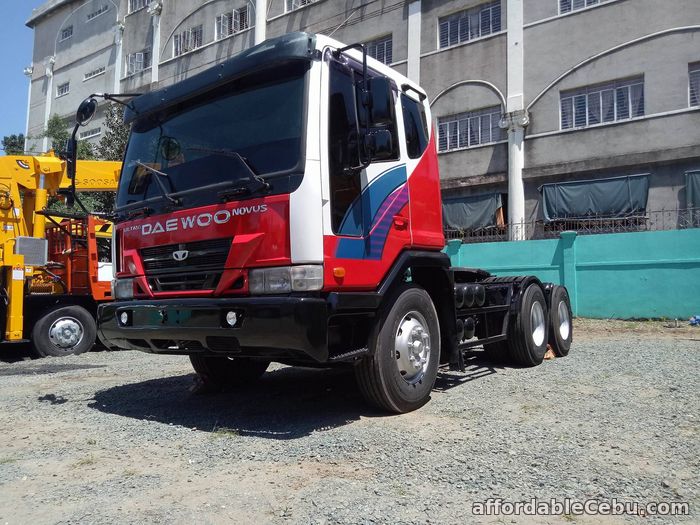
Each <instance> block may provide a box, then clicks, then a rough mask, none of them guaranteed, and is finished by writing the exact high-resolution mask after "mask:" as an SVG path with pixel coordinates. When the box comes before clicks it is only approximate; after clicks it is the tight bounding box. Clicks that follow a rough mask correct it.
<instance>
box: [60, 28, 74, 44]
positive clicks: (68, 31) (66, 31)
mask: <svg viewBox="0 0 700 525" xmlns="http://www.w3.org/2000/svg"><path fill="white" fill-rule="evenodd" d="M72 36H73V26H68V27H64V28H63V29H61V36H60V37H59V38H58V41H59V42H63V41H64V40H68V39H69V38H70V37H72Z"/></svg>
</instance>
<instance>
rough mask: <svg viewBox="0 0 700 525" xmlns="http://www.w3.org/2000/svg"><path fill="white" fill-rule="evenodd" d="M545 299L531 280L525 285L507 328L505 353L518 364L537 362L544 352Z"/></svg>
mask: <svg viewBox="0 0 700 525" xmlns="http://www.w3.org/2000/svg"><path fill="white" fill-rule="evenodd" d="M548 328H549V321H548V318H547V303H546V301H545V298H544V293H542V289H541V288H540V287H539V286H537V285H536V284H531V285H530V286H528V287H527V288H526V289H525V293H523V296H522V299H521V302H520V311H519V312H518V314H517V315H516V317H515V319H511V325H510V326H509V328H508V354H509V355H510V358H511V360H512V361H513V362H515V363H516V364H518V365H520V366H537V365H539V364H540V363H541V362H542V361H543V360H544V354H545V353H546V352H547V341H548V337H547V335H548V334H547V332H548Z"/></svg>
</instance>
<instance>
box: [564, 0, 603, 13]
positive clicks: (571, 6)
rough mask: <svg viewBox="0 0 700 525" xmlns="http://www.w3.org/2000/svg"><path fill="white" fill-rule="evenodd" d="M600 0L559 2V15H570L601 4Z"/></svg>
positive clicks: (565, 0) (567, 0)
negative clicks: (572, 12)
mask: <svg viewBox="0 0 700 525" xmlns="http://www.w3.org/2000/svg"><path fill="white" fill-rule="evenodd" d="M599 1H600V0H559V14H561V15H563V14H564V13H570V12H571V11H578V10H579V9H583V8H584V7H588V6H591V5H595V4H597V3H599Z"/></svg>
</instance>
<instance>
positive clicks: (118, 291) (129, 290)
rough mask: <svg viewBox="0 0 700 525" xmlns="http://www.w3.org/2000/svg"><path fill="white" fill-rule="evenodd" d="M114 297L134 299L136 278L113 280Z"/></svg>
mask: <svg viewBox="0 0 700 525" xmlns="http://www.w3.org/2000/svg"><path fill="white" fill-rule="evenodd" d="M112 297H114V298H115V299H133V298H134V280H133V279H114V280H113V281H112Z"/></svg>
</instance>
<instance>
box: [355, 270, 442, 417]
mask: <svg viewBox="0 0 700 525" xmlns="http://www.w3.org/2000/svg"><path fill="white" fill-rule="evenodd" d="M369 345H370V350H371V351H372V355H371V356H369V357H366V358H364V359H363V360H361V361H360V362H359V363H358V364H357V366H355V377H356V379H357V383H358V386H359V388H360V391H361V392H362V395H363V396H364V398H365V399H366V400H367V402H368V403H370V404H372V405H374V406H376V407H378V408H380V409H382V410H386V411H389V412H394V413H397V414H402V413H405V412H410V411H412V410H416V409H417V408H420V407H421V406H423V405H424V404H425V403H426V402H427V401H428V400H429V399H430V392H431V391H432V389H433V385H434V384H435V378H436V377H437V370H438V365H439V363H440V323H439V321H438V316H437V312H436V310H435V306H434V305H433V302H432V300H431V299H430V296H429V295H428V293H427V292H426V291H425V290H424V289H423V288H421V287H419V286H416V285H408V284H404V285H402V286H400V287H399V288H398V289H397V290H396V291H395V292H394V293H393V294H392V295H391V296H389V297H387V299H386V302H385V307H384V308H383V311H381V313H380V315H379V317H378V320H377V322H376V325H375V327H374V330H373V331H372V334H371V335H370V341H369Z"/></svg>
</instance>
